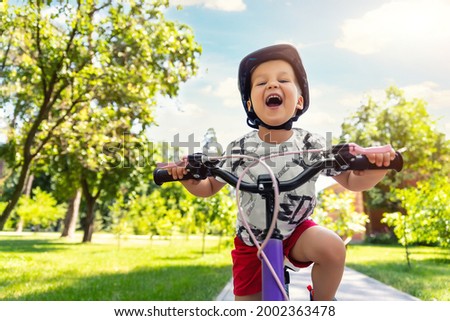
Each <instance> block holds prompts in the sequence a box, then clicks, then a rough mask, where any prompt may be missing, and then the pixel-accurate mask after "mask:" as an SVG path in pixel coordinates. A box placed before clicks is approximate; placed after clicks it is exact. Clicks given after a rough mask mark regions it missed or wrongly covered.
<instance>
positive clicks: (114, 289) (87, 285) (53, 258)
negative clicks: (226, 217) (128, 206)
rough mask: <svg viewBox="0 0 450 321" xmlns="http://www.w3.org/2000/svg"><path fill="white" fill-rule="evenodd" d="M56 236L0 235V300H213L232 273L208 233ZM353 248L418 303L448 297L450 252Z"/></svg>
mask: <svg viewBox="0 0 450 321" xmlns="http://www.w3.org/2000/svg"><path fill="white" fill-rule="evenodd" d="M79 240H81V236H79V238H78V241H67V240H62V239H60V238H59V234H41V233H36V234H31V233H30V234H28V235H21V236H14V235H7V234H6V233H0V300H43V301H51V300H55V301H61V300H75V301H78V300H89V301H96V300H104V301H110V300H118V301H141V300H142V301H158V300H160V301H163V300H164V301H167V300H172V301H190V300H195V301H203V300H213V299H214V298H215V297H216V296H217V295H218V294H219V293H220V291H221V290H222V289H223V287H224V286H225V284H226V283H227V282H228V281H229V280H230V278H231V258H230V250H231V248H230V247H229V246H228V247H226V246H221V248H220V250H219V249H218V239H217V238H214V237H208V238H207V242H206V245H207V246H206V251H205V255H202V242H201V238H199V237H190V238H189V240H187V239H186V237H177V238H173V239H172V240H153V241H150V240H149V239H148V238H143V237H136V236H130V237H129V238H128V239H127V240H121V242H120V244H119V243H118V242H117V239H116V238H115V237H114V236H112V235H104V234H100V233H97V234H94V241H93V242H92V243H91V244H80V243H79ZM410 251H411V263H412V266H411V268H408V266H407V263H406V260H405V254H404V249H403V248H402V247H400V246H386V245H383V246H374V245H353V244H352V245H350V246H349V247H348V251H347V265H348V266H349V267H351V268H353V269H355V270H357V271H360V272H362V273H364V274H367V275H369V276H371V277H373V278H375V279H377V280H379V281H381V282H383V283H386V284H389V285H391V286H393V287H395V288H397V289H399V290H402V291H404V292H406V293H409V294H411V295H413V296H416V297H417V298H419V299H421V300H439V301H449V300H450V293H449V288H450V264H449V263H450V258H449V251H448V249H440V248H435V247H412V248H411V250H410Z"/></svg>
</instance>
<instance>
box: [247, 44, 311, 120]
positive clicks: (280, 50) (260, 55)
mask: <svg viewBox="0 0 450 321" xmlns="http://www.w3.org/2000/svg"><path fill="white" fill-rule="evenodd" d="M269 60H284V61H286V62H288V63H289V64H290V65H291V66H292V68H293V69H294V73H295V76H296V77H297V81H298V83H299V85H300V90H301V91H302V96H303V109H302V110H297V113H296V114H295V115H294V116H293V117H292V118H291V119H290V120H289V121H287V122H286V123H284V124H282V125H279V126H270V125H267V124H265V123H264V122H263V121H262V120H260V119H259V118H258V116H257V115H256V113H255V112H254V110H253V107H252V108H251V110H248V108H247V101H248V100H249V99H250V90H251V76H252V72H253V70H255V68H256V67H257V66H259V65H260V64H262V63H263V62H266V61H269ZM238 86H239V91H240V93H241V99H242V104H243V105H244V110H245V112H246V113H247V124H248V125H249V126H250V127H252V128H256V129H257V128H258V127H259V126H264V127H266V128H269V129H291V128H292V123H293V122H294V121H296V120H297V119H298V117H300V115H301V114H303V113H304V112H305V111H306V110H307V109H308V106H309V88H308V79H307V77H306V72H305V68H304V67H303V64H302V60H301V58H300V55H299V53H298V51H297V49H296V48H295V47H294V46H292V45H288V44H280V45H273V46H269V47H265V48H262V49H259V50H257V51H255V52H252V53H251V54H249V55H247V56H246V57H244V59H242V60H241V63H240V64H239V75H238Z"/></svg>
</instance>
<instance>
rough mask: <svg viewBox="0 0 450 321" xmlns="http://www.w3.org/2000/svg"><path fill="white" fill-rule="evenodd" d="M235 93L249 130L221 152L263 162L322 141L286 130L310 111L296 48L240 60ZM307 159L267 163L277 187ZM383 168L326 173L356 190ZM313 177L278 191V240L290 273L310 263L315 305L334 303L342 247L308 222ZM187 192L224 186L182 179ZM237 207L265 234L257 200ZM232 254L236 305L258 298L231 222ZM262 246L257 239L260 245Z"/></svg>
mask: <svg viewBox="0 0 450 321" xmlns="http://www.w3.org/2000/svg"><path fill="white" fill-rule="evenodd" d="M238 81H239V90H240V92H241V97H242V103H243V106H244V110H245V112H246V113H247V124H248V125H249V126H250V127H252V128H255V129H256V130H255V131H252V132H250V133H248V134H247V135H245V136H243V137H241V138H239V139H237V140H236V141H234V142H232V143H231V144H230V145H229V148H228V149H227V154H231V153H232V154H236V153H238V154H239V153H243V154H250V155H258V156H259V157H263V156H266V155H269V154H271V153H275V152H284V151H304V150H308V149H324V148H325V142H324V139H323V138H322V137H320V136H318V135H315V134H311V133H309V132H307V131H305V130H302V129H293V128H292V123H293V122H294V121H296V120H297V119H298V117H299V116H300V115H301V114H303V113H304V112H305V111H306V110H307V109H308V107H309V89H308V81H307V77H306V72H305V70H304V67H303V64H302V61H301V59H300V56H299V54H298V52H297V50H296V49H295V48H294V47H293V46H291V45H287V44H282V45H274V46H269V47H266V48H262V49H260V50H257V51H255V52H253V53H251V54H249V55H247V56H246V57H245V58H244V59H243V60H242V61H241V63H240V66H239V79H238ZM394 156H395V153H394V151H393V150H391V152H390V153H385V154H373V155H369V156H368V158H369V161H370V162H372V163H376V164H377V165H378V166H382V165H385V166H388V165H389V163H390V161H391V160H392V159H393V158H394ZM313 158H314V153H312V154H306V153H303V154H296V155H294V156H292V155H291V156H282V157H277V158H273V159H270V160H268V161H267V162H268V164H269V165H270V166H271V168H272V170H273V171H274V173H275V175H276V177H277V178H278V179H279V180H280V181H284V180H288V179H291V178H293V177H295V176H296V175H297V174H298V173H299V172H301V171H303V170H304V167H305V166H307V165H305V164H306V163H307V161H308V159H309V160H311V159H313ZM250 163H251V162H245V161H243V160H242V159H234V158H233V159H231V160H227V161H226V162H224V164H223V165H222V167H223V168H224V169H226V170H229V171H231V172H233V173H234V174H235V175H240V174H241V173H242V171H243V170H244V168H246V167H248V166H250ZM169 172H170V173H171V175H172V176H173V178H175V179H177V178H181V177H182V176H183V175H185V174H186V169H185V168H184V167H182V166H180V167H177V168H172V169H169ZM386 172H387V171H386V170H367V171H353V172H350V171H345V172H342V173H340V172H335V171H333V170H325V171H324V172H323V174H325V175H329V176H333V178H334V179H335V180H336V181H337V182H338V183H339V184H341V185H342V186H344V187H345V188H347V189H349V190H352V191H363V190H367V189H370V188H372V187H373V186H374V185H375V184H377V183H378V182H379V181H380V180H381V179H382V178H383V177H384V175H385V174H386ZM266 173H267V171H266V170H265V169H264V168H263V167H262V166H261V165H256V166H255V165H254V166H251V168H250V169H249V170H248V172H247V173H246V175H245V176H244V180H246V181H252V180H253V181H255V180H256V178H257V177H258V175H259V174H266ZM316 180H317V176H316V177H314V178H313V179H311V181H310V182H308V183H307V184H305V185H303V186H301V187H299V188H297V189H296V190H293V191H289V192H282V193H280V212H279V215H278V221H277V227H278V229H279V230H280V232H281V234H282V235H283V247H284V254H285V256H286V257H287V258H288V259H289V261H290V262H291V263H292V264H293V265H295V266H297V267H306V266H308V265H310V264H312V263H314V265H313V268H312V275H311V277H312V282H313V288H314V300H318V301H320V300H333V298H334V297H335V294H336V291H337V289H338V287H339V284H340V281H341V278H342V274H343V271H344V265H345V246H344V243H343V241H342V240H341V238H340V237H339V236H338V235H336V234H335V233H334V232H332V231H330V230H328V229H326V228H324V227H321V226H318V225H317V224H316V223H314V221H313V220H311V219H310V216H311V214H312V213H313V209H314V207H315V203H316V197H315V182H316ZM182 184H183V185H184V186H185V187H186V189H187V190H188V191H189V192H190V193H192V194H194V195H196V196H200V197H208V196H211V195H213V194H215V193H217V192H218V191H219V190H220V189H221V188H222V187H223V186H224V185H225V182H223V181H221V180H220V179H216V178H213V177H209V178H207V179H205V180H201V181H199V180H187V181H182ZM240 203H241V204H240V205H241V206H242V207H243V210H244V211H245V213H246V214H247V216H248V217H249V224H250V226H251V228H252V232H253V233H254V234H255V235H256V236H257V237H258V236H261V234H262V231H263V230H264V228H265V206H264V204H265V202H264V200H263V199H261V196H259V195H257V194H251V193H241V202H240ZM236 233H237V235H236V237H235V242H234V243H235V249H234V250H233V251H232V258H233V280H234V294H235V299H236V300H260V299H261V262H260V260H259V258H258V256H257V249H256V247H255V246H254V244H253V243H252V241H251V239H250V238H249V235H248V233H247V231H246V229H245V228H244V227H243V224H242V222H241V221H240V219H238V222H237V229H236ZM259 241H262V240H259Z"/></svg>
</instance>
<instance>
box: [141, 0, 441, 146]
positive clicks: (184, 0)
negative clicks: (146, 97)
mask: <svg viewBox="0 0 450 321" xmlns="http://www.w3.org/2000/svg"><path fill="white" fill-rule="evenodd" d="M171 3H172V7H170V8H169V9H168V10H167V11H166V18H167V19H172V20H177V21H179V22H182V23H185V24H187V25H189V26H190V27H191V28H192V29H193V32H194V35H195V37H196V40H197V41H198V42H199V43H200V45H201V46H202V47H203V52H202V55H201V57H200V58H199V64H200V69H199V72H198V74H197V76H195V77H194V78H191V79H190V80H188V81H187V82H186V83H185V84H182V86H181V90H180V94H179V96H178V97H177V98H176V99H173V100H168V99H161V100H160V103H159V107H158V109H157V111H156V113H155V117H156V121H157V123H158V126H155V127H154V128H152V129H151V130H150V131H149V135H150V137H151V139H152V140H154V141H160V142H162V141H163V142H173V141H174V137H175V136H176V135H178V139H179V141H188V140H189V136H191V139H192V137H193V139H194V140H195V141H196V142H201V141H202V138H203V136H204V134H205V133H206V131H207V130H208V128H214V130H215V131H216V135H217V139H218V142H219V143H220V144H221V145H223V146H226V145H227V144H228V143H229V142H230V141H231V140H234V139H236V138H238V137H240V136H242V135H244V134H245V133H247V132H249V131H250V130H252V129H251V128H250V127H248V126H247V125H246V116H245V113H244V110H243V106H242V103H241V101H240V96H239V92H238V89H237V69H238V65H239V62H240V60H241V59H242V58H243V57H244V56H245V55H247V54H248V53H250V52H252V51H254V50H257V49H259V48H262V47H265V46H268V45H273V44H278V43H290V44H293V45H294V46H295V47H296V48H297V49H298V50H299V52H300V55H301V57H302V60H303V64H304V66H305V69H306V72H307V74H308V80H309V85H310V97H311V103H310V107H309V109H308V111H307V113H305V114H304V115H302V116H301V117H300V118H299V120H298V121H297V122H296V123H295V126H296V127H301V128H304V129H307V130H310V131H312V132H314V133H319V134H322V135H326V133H329V132H331V133H332V135H333V136H334V137H338V136H339V135H340V133H341V129H340V125H341V123H342V122H343V120H344V119H345V117H349V116H350V115H351V114H352V113H353V112H355V111H356V110H357V108H358V107H359V106H360V105H361V104H362V103H364V101H366V99H367V97H369V96H370V97H372V98H374V99H375V100H376V101H380V102H381V101H383V100H384V98H385V90H386V89H387V88H388V87H389V86H392V85H395V86H397V87H399V88H401V89H402V90H404V92H405V95H406V98H407V99H413V98H421V99H424V100H425V101H426V102H427V103H428V107H427V109H428V112H429V113H430V115H431V116H432V118H433V119H435V120H436V121H437V122H438V127H437V130H439V131H440V132H444V133H446V135H447V138H448V137H449V134H450V60H449V57H450V20H449V19H448V17H450V0H396V1H390V0H365V1H360V0H320V1H318V0H289V1H288V0H176V1H175V0H172V1H171ZM176 5H182V6H183V9H182V10H177V9H176ZM192 135H193V136H192ZM394 148H395V146H394ZM398 148H399V147H398Z"/></svg>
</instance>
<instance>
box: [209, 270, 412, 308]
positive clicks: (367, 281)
mask: <svg viewBox="0 0 450 321" xmlns="http://www.w3.org/2000/svg"><path fill="white" fill-rule="evenodd" d="M290 277H291V284H290V287H289V294H290V298H291V300H293V301H308V300H309V294H308V290H306V287H307V285H308V284H311V268H307V269H302V270H300V271H299V272H292V271H291V272H290ZM336 298H337V299H338V300H339V301H414V300H419V299H417V298H416V297H413V296H411V295H409V294H406V293H403V292H401V291H399V290H397V289H394V288H393V287H391V286H389V285H386V284H383V283H381V282H379V281H377V280H375V279H372V278H370V277H368V276H366V275H364V274H361V273H359V272H356V271H355V270H352V269H350V268H345V271H344V276H343V278H342V282H341V285H340V287H339V290H338V293H337V295H336ZM233 300H234V295H233V285H232V282H231V281H230V282H229V283H228V284H227V285H226V286H225V288H224V289H223V290H222V292H221V293H220V294H219V295H218V296H217V298H216V301H233Z"/></svg>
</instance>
